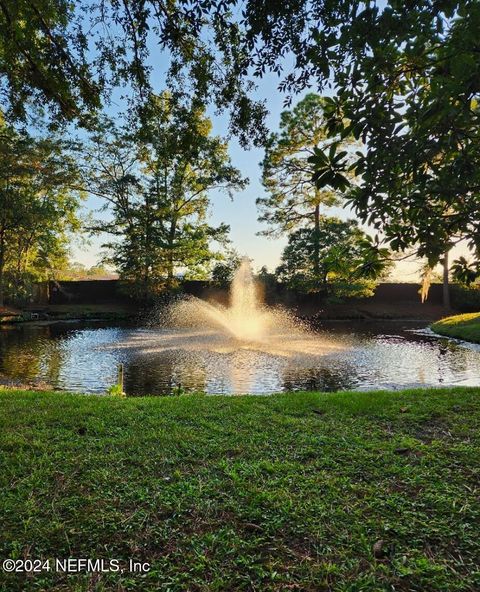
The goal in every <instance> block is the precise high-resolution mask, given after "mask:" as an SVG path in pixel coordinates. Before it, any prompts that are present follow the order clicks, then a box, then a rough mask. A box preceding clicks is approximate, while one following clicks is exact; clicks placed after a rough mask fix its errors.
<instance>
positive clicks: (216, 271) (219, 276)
mask: <svg viewBox="0 0 480 592" xmlns="http://www.w3.org/2000/svg"><path fill="white" fill-rule="evenodd" d="M241 262H242V258H241V257H240V255H239V254H238V253H237V252H236V251H235V250H233V249H232V250H229V251H228V252H227V253H226V254H225V255H224V257H223V259H222V260H221V261H218V263H216V264H215V265H214V267H213V269H212V275H211V277H212V282H213V283H214V284H215V285H217V286H219V287H220V288H227V287H228V286H229V285H230V284H231V283H232V280H233V276H234V275H235V272H236V271H237V269H238V268H239V267H240V264H241Z"/></svg>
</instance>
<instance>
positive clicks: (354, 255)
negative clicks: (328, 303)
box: [276, 217, 389, 296]
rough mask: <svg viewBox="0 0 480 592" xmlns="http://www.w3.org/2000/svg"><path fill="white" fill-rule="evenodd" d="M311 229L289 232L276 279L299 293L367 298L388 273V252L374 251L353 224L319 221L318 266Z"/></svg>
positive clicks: (354, 223)
mask: <svg viewBox="0 0 480 592" xmlns="http://www.w3.org/2000/svg"><path fill="white" fill-rule="evenodd" d="M315 234H316V232H315V229H312V228H299V229H298V230H296V231H294V232H292V233H291V234H290V236H289V239H288V245H287V246H286V247H285V249H284V251H283V254H282V260H281V264H280V266H279V267H278V268H277V270H276V274H277V277H278V279H279V280H280V281H281V282H283V283H285V284H287V285H288V286H289V287H290V288H292V289H294V290H298V291H299V292H304V293H307V292H319V293H323V294H325V295H336V296H364V295H371V294H372V293H373V292H372V290H373V287H374V286H375V280H377V279H378V278H381V277H383V276H384V275H385V273H386V272H387V271H388V268H389V264H388V263H387V262H386V261H387V260H388V252H387V251H386V250H385V249H381V250H380V251H379V250H378V249H375V248H374V244H373V242H372V240H371V239H370V237H368V235H366V234H365V233H364V232H363V231H362V230H361V229H360V228H359V227H358V224H357V222H356V221H355V220H347V221H342V220H340V219H338V218H330V217H322V218H321V220H320V226H319V246H320V265H319V267H318V271H317V269H316V267H315V265H314V262H315V257H316V244H315V242H316V240H317V238H316V237H315Z"/></svg>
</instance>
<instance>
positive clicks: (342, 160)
mask: <svg viewBox="0 0 480 592" xmlns="http://www.w3.org/2000/svg"><path fill="white" fill-rule="evenodd" d="M338 146H339V144H338V143H333V144H331V145H330V147H329V149H328V152H326V151H323V150H322V149H321V148H318V147H315V148H314V150H313V155H312V156H310V157H309V159H308V162H309V163H311V164H312V165H313V168H314V172H313V175H312V179H313V181H314V182H315V185H316V186H317V188H318V189H324V188H329V189H333V190H336V191H340V192H342V193H343V192H345V191H346V190H347V189H348V188H349V187H350V180H349V179H348V178H347V177H346V175H345V174H344V173H345V172H346V171H347V169H348V168H349V167H348V160H347V155H348V152H347V151H346V150H341V151H340V152H338V153H337V152H336V151H337V148H338Z"/></svg>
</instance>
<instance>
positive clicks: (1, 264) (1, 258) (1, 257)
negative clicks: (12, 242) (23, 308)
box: [0, 255, 4, 306]
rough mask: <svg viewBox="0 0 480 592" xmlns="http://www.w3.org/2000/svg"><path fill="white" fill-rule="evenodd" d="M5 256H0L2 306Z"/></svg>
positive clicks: (1, 304) (0, 300) (0, 303)
mask: <svg viewBox="0 0 480 592" xmlns="http://www.w3.org/2000/svg"><path fill="white" fill-rule="evenodd" d="M3 267H4V265H3V256H1V255H0V306H3Z"/></svg>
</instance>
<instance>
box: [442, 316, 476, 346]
mask: <svg viewBox="0 0 480 592" xmlns="http://www.w3.org/2000/svg"><path fill="white" fill-rule="evenodd" d="M430 328H431V329H432V331H434V332H435V333H438V334H439V335H445V336H446V337H456V338H457V339H465V340H466V341H472V342H473V343H480V312H471V313H468V314H461V315H455V316H453V317H446V318H445V319H441V320H440V321H437V322H436V323H433V324H432V325H431V326H430Z"/></svg>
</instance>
